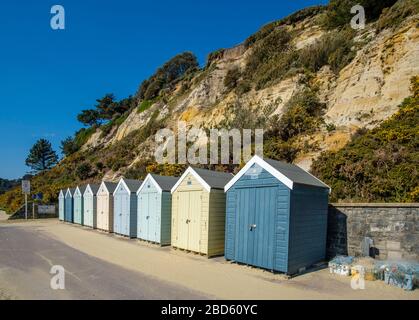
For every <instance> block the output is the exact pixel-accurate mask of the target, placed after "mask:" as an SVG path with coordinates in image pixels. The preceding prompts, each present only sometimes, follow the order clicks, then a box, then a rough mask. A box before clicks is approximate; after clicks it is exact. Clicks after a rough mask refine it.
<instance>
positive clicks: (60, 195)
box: [58, 189, 65, 198]
mask: <svg viewBox="0 0 419 320" xmlns="http://www.w3.org/2000/svg"><path fill="white" fill-rule="evenodd" d="M58 197H59V198H60V197H65V195H64V191H63V189H61V190H60V193H59V194H58Z"/></svg>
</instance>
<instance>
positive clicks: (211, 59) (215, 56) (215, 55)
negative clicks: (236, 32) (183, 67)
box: [205, 49, 225, 68]
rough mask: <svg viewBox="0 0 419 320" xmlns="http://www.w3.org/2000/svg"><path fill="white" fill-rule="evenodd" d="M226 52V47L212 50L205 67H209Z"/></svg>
mask: <svg viewBox="0 0 419 320" xmlns="http://www.w3.org/2000/svg"><path fill="white" fill-rule="evenodd" d="M224 52H225V49H218V50H216V51H214V52H211V53H210V54H209V55H208V57H207V64H206V67H205V68H208V67H209V66H210V65H211V64H212V63H213V62H214V61H215V60H218V59H220V58H221V57H222V56H223V54H224Z"/></svg>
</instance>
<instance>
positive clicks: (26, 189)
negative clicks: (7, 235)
mask: <svg viewBox="0 0 419 320" xmlns="http://www.w3.org/2000/svg"><path fill="white" fill-rule="evenodd" d="M22 193H24V194H25V219H26V220H28V194H30V193H31V182H30V181H29V180H22Z"/></svg>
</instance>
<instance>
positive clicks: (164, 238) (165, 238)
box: [160, 192, 172, 245]
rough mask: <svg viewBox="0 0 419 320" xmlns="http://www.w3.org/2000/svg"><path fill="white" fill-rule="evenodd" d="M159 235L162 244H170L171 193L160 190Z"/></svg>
mask: <svg viewBox="0 0 419 320" xmlns="http://www.w3.org/2000/svg"><path fill="white" fill-rule="evenodd" d="M160 203H161V206H160V208H161V214H160V216H161V220H160V221H161V231H160V232H161V236H160V242H161V244H162V245H170V243H171V235H172V224H171V218H172V194H171V193H170V192H162V195H161V202H160Z"/></svg>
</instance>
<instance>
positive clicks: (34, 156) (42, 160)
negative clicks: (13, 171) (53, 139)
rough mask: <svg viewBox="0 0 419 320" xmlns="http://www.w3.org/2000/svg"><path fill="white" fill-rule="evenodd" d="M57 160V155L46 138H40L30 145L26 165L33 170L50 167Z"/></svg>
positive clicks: (37, 170)
mask: <svg viewBox="0 0 419 320" xmlns="http://www.w3.org/2000/svg"><path fill="white" fill-rule="evenodd" d="M57 162H58V157H57V154H56V153H55V151H54V150H53V149H52V146H51V143H50V142H49V141H48V140H45V139H40V140H38V141H37V142H36V143H35V144H34V145H33V147H32V149H31V150H30V152H29V156H28V158H27V159H26V162H25V163H26V165H27V166H28V167H30V168H31V169H32V171H34V172H41V171H45V170H48V169H51V168H52V167H53V166H54V165H55V164H57Z"/></svg>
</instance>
